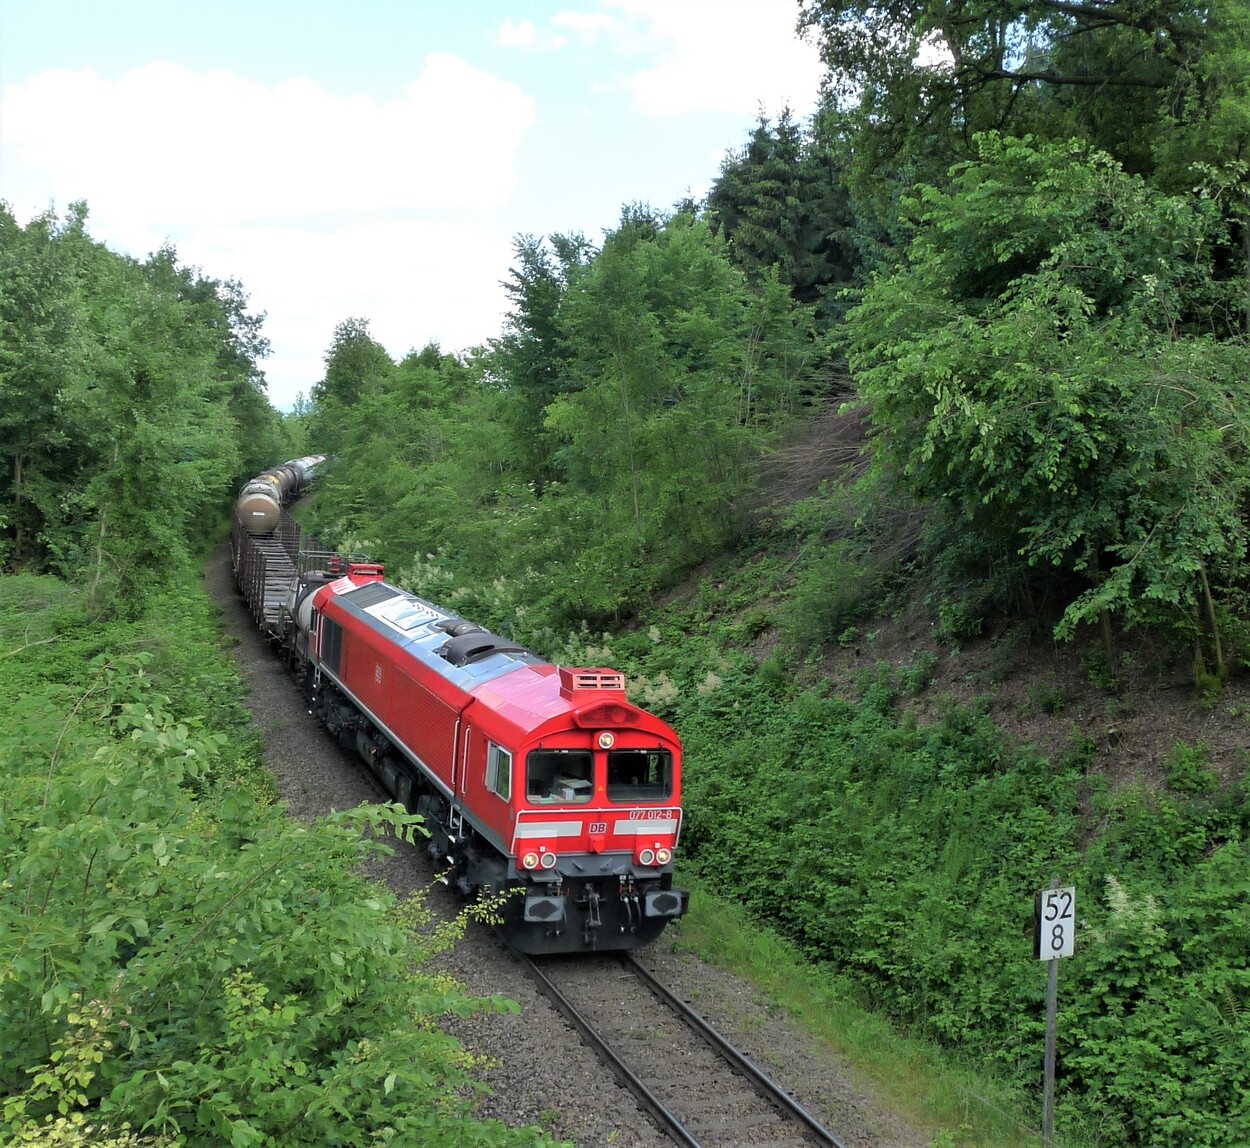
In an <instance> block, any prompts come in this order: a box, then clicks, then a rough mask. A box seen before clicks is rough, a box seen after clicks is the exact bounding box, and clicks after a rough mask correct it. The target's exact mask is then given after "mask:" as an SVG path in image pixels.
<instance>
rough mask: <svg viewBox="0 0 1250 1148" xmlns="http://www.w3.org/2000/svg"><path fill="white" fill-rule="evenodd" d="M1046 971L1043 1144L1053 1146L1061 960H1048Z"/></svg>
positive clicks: (1047, 1146) (1048, 1146) (1049, 1147)
mask: <svg viewBox="0 0 1250 1148" xmlns="http://www.w3.org/2000/svg"><path fill="white" fill-rule="evenodd" d="M1046 963H1047V964H1048V965H1049V966H1050V968H1049V969H1048V970H1047V973H1046V1069H1045V1072H1046V1082H1045V1087H1044V1091H1043V1092H1042V1144H1043V1145H1044V1146H1045V1148H1051V1145H1052V1144H1053V1143H1054V1140H1053V1137H1054V1134H1055V1014H1056V1012H1057V1011H1058V1000H1059V962H1058V961H1047V962H1046Z"/></svg>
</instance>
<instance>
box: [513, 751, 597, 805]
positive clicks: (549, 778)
mask: <svg viewBox="0 0 1250 1148" xmlns="http://www.w3.org/2000/svg"><path fill="white" fill-rule="evenodd" d="M594 777H595V759H594V756H593V755H592V754H591V753H590V751H589V750H584V749H536V750H533V751H532V752H531V753H530V755H529V757H528V758H526V761H525V796H526V797H527V798H529V800H530V801H532V802H536V803H538V804H545V803H547V802H557V801H558V802H561V803H564V802H570V801H573V802H577V801H589V800H590V798H591V796H592V795H593V793H594V791H595V785H594Z"/></svg>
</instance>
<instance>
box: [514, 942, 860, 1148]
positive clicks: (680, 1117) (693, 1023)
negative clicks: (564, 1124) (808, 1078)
mask: <svg viewBox="0 0 1250 1148" xmlns="http://www.w3.org/2000/svg"><path fill="white" fill-rule="evenodd" d="M520 959H521V960H522V962H523V963H524V965H525V967H526V971H527V972H528V973H529V974H530V976H531V977H532V978H533V979H534V981H535V982H536V983H537V984H538V986H539V989H540V990H541V991H542V992H543V994H544V995H545V996H547V998H548V999H549V1000H551V1001H552V1003H553V1004H554V1005H555V1007H556V1008H557V1009H558V1010H559V1011H560V1012H561V1013H562V1014H563V1015H564V1017H565V1018H566V1019H567V1020H568V1021H569V1023H570V1024H572V1025H573V1026H574V1027H575V1028H576V1029H577V1030H578V1031H579V1032H580V1033H581V1035H582V1037H583V1039H584V1040H586V1041H587V1043H589V1044H590V1045H591V1047H592V1048H594V1050H595V1052H596V1053H597V1054H598V1056H599V1058H600V1059H601V1060H602V1061H603V1062H604V1063H605V1064H606V1065H607V1066H608V1067H609V1068H610V1069H611V1071H612V1072H613V1073H614V1074H615V1075H616V1077H617V1079H618V1080H619V1081H620V1082H621V1084H622V1085H624V1086H625V1087H626V1088H628V1089H629V1090H630V1091H631V1092H632V1093H633V1094H634V1096H635V1097H637V1099H638V1101H639V1103H640V1104H641V1105H642V1106H643V1107H644V1108H645V1109H646V1110H647V1111H649V1112H650V1113H651V1115H652V1117H653V1118H654V1119H655V1121H656V1122H657V1123H658V1124H659V1125H660V1127H661V1129H662V1130H663V1131H664V1132H665V1133H666V1134H667V1135H668V1136H669V1137H670V1138H671V1139H672V1140H674V1141H675V1142H676V1143H678V1144H682V1145H687V1146H688V1148H719V1146H729V1145H737V1146H745V1145H753V1146H756V1148H811V1146H812V1145H826V1146H830V1148H845V1146H844V1145H843V1144H842V1142H841V1141H840V1140H838V1138H837V1137H836V1136H834V1135H833V1133H831V1132H829V1131H828V1130H827V1129H825V1128H823V1127H822V1126H821V1125H820V1124H819V1122H817V1120H816V1119H815V1118H814V1117H813V1116H811V1114H810V1113H808V1112H807V1111H805V1110H804V1109H803V1108H802V1107H801V1106H800V1105H799V1104H798V1103H796V1102H795V1100H794V1099H793V1098H792V1097H791V1096H790V1095H789V1094H788V1093H787V1092H785V1091H784V1090H783V1089H781V1088H780V1087H779V1086H778V1085H776V1084H775V1083H774V1082H773V1081H772V1080H770V1079H769V1078H768V1076H767V1075H766V1074H765V1073H764V1072H762V1071H761V1070H760V1069H759V1068H758V1067H757V1066H756V1065H755V1064H753V1063H752V1062H751V1061H750V1059H748V1058H747V1057H746V1056H744V1055H743V1054H742V1053H740V1052H739V1051H738V1050H737V1049H735V1048H734V1047H733V1046H732V1045H731V1044H730V1043H729V1042H728V1041H726V1040H725V1039H724V1038H723V1037H722V1036H720V1034H719V1033H717V1032H716V1031H715V1030H714V1029H713V1028H712V1027H711V1026H710V1025H709V1024H708V1023H707V1022H706V1021H705V1020H704V1019H703V1018H702V1017H701V1016H699V1014H698V1013H697V1012H695V1011H694V1010H693V1009H692V1008H690V1006H689V1005H687V1004H686V1003H685V1002H684V1001H682V1000H680V999H678V998H677V997H676V996H674V995H673V994H672V993H671V992H669V990H668V989H667V988H665V987H664V986H663V985H662V984H660V982H659V981H657V980H656V979H655V978H654V977H653V976H652V975H651V974H650V973H649V972H648V971H647V970H646V969H644V968H643V967H642V966H641V965H640V964H639V963H638V962H637V961H636V960H635V959H634V958H633V957H632V956H629V955H612V956H602V957H585V956H583V957H578V958H575V959H573V958H555V957H546V958H538V959H531V958H528V957H521V958H520ZM600 1100H601V1098H588V1102H592V1103H597V1102H600Z"/></svg>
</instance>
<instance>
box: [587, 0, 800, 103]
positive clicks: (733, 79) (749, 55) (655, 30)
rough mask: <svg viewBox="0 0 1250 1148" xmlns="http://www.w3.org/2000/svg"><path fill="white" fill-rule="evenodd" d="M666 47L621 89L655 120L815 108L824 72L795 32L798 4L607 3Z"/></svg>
mask: <svg viewBox="0 0 1250 1148" xmlns="http://www.w3.org/2000/svg"><path fill="white" fill-rule="evenodd" d="M604 5H605V7H608V8H611V9H616V10H618V11H620V12H621V13H622V15H623V16H624V17H625V18H626V19H627V20H628V21H630V22H631V23H633V24H635V25H639V24H645V25H647V26H648V27H649V29H650V34H651V36H652V37H654V38H655V39H656V40H658V41H660V43H661V44H662V45H663V46H662V47H660V48H659V49H658V51H657V53H656V55H657V61H656V63H655V64H654V65H653V66H652V67H649V68H645V69H643V70H641V71H638V72H635V73H633V74H632V75H631V76H629V77H628V79H626V80H625V81H624V82H623V84H622V85H621V86H623V87H625V88H626V89H627V90H629V91H630V92H632V93H633V99H634V103H635V106H636V107H637V108H638V109H639V110H641V111H644V112H646V113H648V114H650V115H654V116H665V117H671V116H677V115H683V114H685V113H687V112H697V111H716V112H734V113H743V114H748V115H749V114H752V113H754V112H755V111H756V110H757V109H758V108H759V106H760V105H761V104H763V105H764V107H765V109H766V110H767V111H768V112H769V113H770V114H773V115H775V114H777V113H778V112H780V111H781V109H782V107H783V106H786V105H788V106H789V107H790V108H792V109H793V110H795V111H796V112H798V113H800V114H803V113H805V112H806V111H808V110H809V109H811V108H812V107H813V105H814V104H815V100H816V94H817V91H818V89H819V86H820V80H821V76H822V75H823V67H822V65H821V63H820V58H819V55H818V52H817V49H816V47H815V46H814V45H812V44H810V43H806V42H804V41H802V40H800V39H799V38H798V36H797V34H796V33H795V31H794V25H795V22H796V19H797V8H796V6H795V4H794V0H683V2H682V3H680V4H676V3H672V2H671V0H604Z"/></svg>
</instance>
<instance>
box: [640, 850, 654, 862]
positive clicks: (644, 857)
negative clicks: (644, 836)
mask: <svg viewBox="0 0 1250 1148" xmlns="http://www.w3.org/2000/svg"><path fill="white" fill-rule="evenodd" d="M638 864H639V865H654V864H655V850H654V849H644V850H643V851H642V852H641V853H639V854H638Z"/></svg>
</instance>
